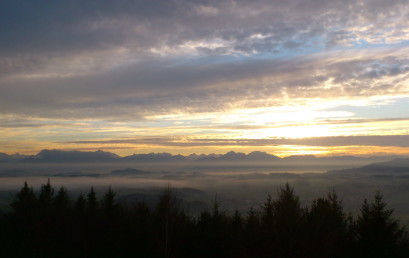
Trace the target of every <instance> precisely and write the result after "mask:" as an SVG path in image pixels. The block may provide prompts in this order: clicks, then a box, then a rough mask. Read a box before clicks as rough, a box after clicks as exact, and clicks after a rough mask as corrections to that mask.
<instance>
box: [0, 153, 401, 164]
mask: <svg viewBox="0 0 409 258" xmlns="http://www.w3.org/2000/svg"><path fill="white" fill-rule="evenodd" d="M394 158H395V159H396V158H401V159H402V158H405V157H401V156H373V157H358V156H329V157H316V156H313V155H294V156H288V157H284V158H280V157H278V156H275V155H272V154H269V153H266V152H261V151H254V152H251V153H249V154H245V153H241V152H234V151H230V152H227V153H225V154H200V155H197V154H191V155H188V156H184V155H180V154H178V155H173V154H170V153H148V154H133V155H130V156H125V157H121V156H118V155H116V154H114V153H111V152H106V151H102V150H98V151H94V152H85V151H63V150H42V151H40V152H39V153H37V154H35V155H22V154H11V155H10V154H5V153H0V163H85V162H90V163H96V162H98V163H104V162H110V163H112V162H118V163H122V162H124V163H125V162H128V163H129V162H132V163H161V162H163V163H186V164H192V165H212V164H213V165H220V164H237V165H243V164H252V165H257V164H259V165H277V166H298V165H308V166H313V165H326V164H334V165H342V164H349V165H351V166H363V165H367V164H370V163H374V162H385V161H389V160H392V159H394ZM403 160H404V159H403ZM396 162H397V161H396ZM402 162H403V161H402Z"/></svg>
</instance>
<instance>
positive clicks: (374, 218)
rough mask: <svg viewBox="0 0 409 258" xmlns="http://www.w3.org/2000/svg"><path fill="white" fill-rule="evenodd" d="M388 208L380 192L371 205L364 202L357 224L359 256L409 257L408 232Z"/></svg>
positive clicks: (377, 192)
mask: <svg viewBox="0 0 409 258" xmlns="http://www.w3.org/2000/svg"><path fill="white" fill-rule="evenodd" d="M386 206H387V203H386V202H385V201H383V196H382V194H381V192H380V190H377V191H376V193H375V197H374V200H373V201H372V202H371V203H368V201H367V200H366V199H365V200H364V202H363V204H362V207H361V214H360V215H359V217H358V220H357V222H356V233H357V244H358V255H367V256H369V257H408V255H409V253H408V246H409V243H408V238H407V231H406V230H405V228H403V227H402V226H401V225H400V223H399V220H397V219H396V218H394V217H393V212H394V210H393V209H388V208H386Z"/></svg>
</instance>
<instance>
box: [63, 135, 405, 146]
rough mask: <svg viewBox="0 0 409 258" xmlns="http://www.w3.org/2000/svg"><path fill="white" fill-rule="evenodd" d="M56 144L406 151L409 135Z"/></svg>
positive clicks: (154, 139)
mask: <svg viewBox="0 0 409 258" xmlns="http://www.w3.org/2000/svg"><path fill="white" fill-rule="evenodd" d="M57 143H59V144H148V145H157V146H175V147H208V146H278V145H303V146H326V147H328V146H396V147H409V135H370V136H334V137H311V138H299V139H289V138H287V139H285V138H279V139H191V138H178V137H150V138H143V137H141V138H135V139H116V140H98V141H68V142H57Z"/></svg>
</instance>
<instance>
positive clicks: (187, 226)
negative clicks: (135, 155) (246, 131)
mask: <svg viewBox="0 0 409 258" xmlns="http://www.w3.org/2000/svg"><path fill="white" fill-rule="evenodd" d="M275 196H276V197H275V198H273V197H271V196H267V198H266V200H265V202H264V204H263V205H262V206H261V207H254V208H251V209H249V210H248V211H247V212H246V213H245V214H241V213H239V212H235V213H233V214H229V213H227V212H225V211H224V210H223V209H222V208H221V207H220V205H219V203H218V202H217V200H215V201H214V204H213V207H210V208H209V209H208V210H204V211H202V212H201V213H200V215H198V216H192V215H190V214H189V210H188V207H181V206H180V202H179V201H178V199H177V196H176V195H175V194H174V192H173V191H172V190H171V189H165V190H164V192H163V194H162V196H161V198H160V201H159V202H158V203H157V205H156V207H150V206H148V205H147V204H145V203H144V202H143V201H140V202H136V203H119V202H117V200H116V193H115V192H114V191H113V190H112V189H111V188H109V189H107V190H106V192H105V193H104V194H103V195H102V198H99V199H98V198H97V193H96V192H95V191H94V189H93V188H91V189H90V191H89V192H88V193H87V194H86V195H83V194H81V195H79V197H78V198H75V199H73V198H72V197H71V195H70V194H69V192H68V190H67V189H65V188H64V187H61V188H59V189H54V187H53V186H52V185H51V184H50V182H49V181H48V182H47V183H45V184H43V185H42V186H41V188H40V189H39V191H38V192H37V191H35V190H34V189H33V188H32V187H30V186H29V185H28V184H27V183H24V186H23V187H22V188H21V190H20V191H19V192H18V193H17V194H16V196H15V198H14V201H13V202H12V203H11V204H10V206H11V211H10V212H5V211H3V212H2V213H1V215H0V216H1V219H0V244H1V248H0V256H1V257H409V239H408V231H407V230H406V229H405V228H404V227H403V226H402V225H401V224H400V222H399V220H397V219H395V218H394V216H393V210H392V209H390V208H388V207H387V204H386V203H385V202H384V201H383V199H382V194H381V192H380V191H377V192H376V193H375V196H374V198H373V199H372V200H369V201H368V200H365V201H364V202H363V204H362V207H361V210H360V214H359V215H358V216H357V217H352V216H351V215H349V214H346V213H345V211H344V210H343V205H342V200H341V199H340V198H339V197H338V196H337V194H336V193H335V192H330V193H329V194H328V195H327V196H326V197H322V198H318V199H315V200H314V201H313V202H312V203H311V205H309V206H308V207H303V206H302V205H301V203H300V201H299V197H298V196H297V195H296V193H295V191H294V189H293V188H292V187H291V186H290V185H289V184H286V185H285V186H283V187H281V188H279V189H278V190H277V195H275Z"/></svg>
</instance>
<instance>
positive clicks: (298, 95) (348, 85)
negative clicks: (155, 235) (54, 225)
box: [0, 0, 409, 156]
mask: <svg viewBox="0 0 409 258" xmlns="http://www.w3.org/2000/svg"><path fill="white" fill-rule="evenodd" d="M42 149H61V150H81V151H95V150H105V151H110V152H114V153H117V154H119V155H130V154H133V153H149V152H169V153H173V154H179V153H180V154H185V155H187V154H191V153H225V152H228V151H230V150H233V151H240V152H245V153H248V152H251V151H255V150H258V151H266V152H268V153H272V154H276V155H278V156H288V155H299V154H314V155H318V156H325V155H395V154H398V155H409V1H408V0H368V1H356V0H353V1H352V0H344V1H339V0H336V1H335V0H334V1H332V0H287V1H281V0H226V1H223V0H220V1H216V0H190V1H188V0H150V1H146V0H145V1H142V0H134V1H131V0H116V1H110V0H100V1H82V0H70V1H55V0H53V1H51V0H39V1H31V0H19V1H0V152H4V153H9V154H11V153H16V152H18V153H24V154H35V153H37V152H39V151H40V150H42Z"/></svg>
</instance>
